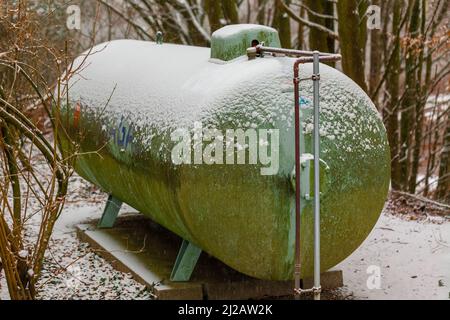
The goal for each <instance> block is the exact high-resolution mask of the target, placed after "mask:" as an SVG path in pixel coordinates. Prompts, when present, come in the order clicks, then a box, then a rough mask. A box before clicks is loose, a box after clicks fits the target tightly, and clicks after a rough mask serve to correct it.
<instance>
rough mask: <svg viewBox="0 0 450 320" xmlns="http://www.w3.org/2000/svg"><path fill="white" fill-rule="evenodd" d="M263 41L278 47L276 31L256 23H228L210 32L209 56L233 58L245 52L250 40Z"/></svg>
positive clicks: (250, 43)
mask: <svg viewBox="0 0 450 320" xmlns="http://www.w3.org/2000/svg"><path fill="white" fill-rule="evenodd" d="M253 40H258V42H264V44H265V45H266V46H269V47H276V48H280V46H281V45H280V38H279V36H278V31H277V30H275V29H273V28H270V27H266V26H261V25H257V24H233V25H228V26H225V27H223V28H220V29H219V30H217V31H215V32H214V33H213V34H212V38H211V58H214V59H220V60H224V61H229V60H233V59H234V58H237V57H240V56H243V55H245V54H246V53H247V48H249V47H251V46H252V41H253Z"/></svg>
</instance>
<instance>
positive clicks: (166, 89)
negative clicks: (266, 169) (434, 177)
mask: <svg viewBox="0 0 450 320" xmlns="http://www.w3.org/2000/svg"><path fill="white" fill-rule="evenodd" d="M94 51H95V52H96V53H95V54H93V55H91V56H89V57H88V58H87V60H86V62H85V63H86V67H85V68H82V69H81V71H80V73H77V74H75V75H74V76H73V78H72V79H70V82H69V86H70V88H71V89H70V92H69V103H70V105H69V109H70V110H72V108H73V106H74V105H75V104H76V103H80V102H81V104H82V108H81V116H80V121H79V130H80V131H81V133H82V136H84V137H85V138H84V139H82V140H81V150H80V151H81V155H80V156H79V158H78V161H77V165H76V170H77V172H78V173H79V174H80V175H81V176H83V177H84V178H86V179H87V180H89V181H91V182H92V183H94V184H96V185H98V186H100V187H101V188H102V189H103V190H105V191H106V192H108V193H111V194H113V195H114V196H115V197H117V198H119V199H120V200H122V201H124V202H125V203H128V204H129V205H131V206H132V207H134V208H136V209H137V210H139V211H140V212H142V213H143V214H145V215H147V216H149V217H150V218H152V219H153V220H155V221H156V222H158V223H159V224H161V225H163V226H164V227H166V228H168V229H169V230H171V231H173V232H175V233H176V234H178V235H179V236H181V237H183V238H184V239H186V240H189V241H191V242H193V243H194V244H196V245H197V246H199V247H200V248H201V249H203V250H204V251H206V252H208V253H209V254H211V255H213V256H215V257H216V258H218V259H219V260H221V261H223V262H224V263H225V264H227V265H229V266H230V267H232V268H234V269H236V270H238V271H240V272H242V273H245V274H247V275H250V276H253V277H256V278H261V279H270V280H286V279H292V278H293V269H294V235H295V198H294V196H295V193H294V189H293V188H292V185H291V175H290V174H291V172H292V170H293V168H294V164H295V157H294V118H293V115H294V102H293V96H294V94H293V82H292V65H293V62H294V59H292V58H287V57H277V58H275V57H266V58H261V59H255V60H251V61H249V60H247V59H246V57H243V58H242V59H236V60H235V61H233V62H231V63H227V64H217V63H213V62H211V61H210V60H209V54H210V51H209V50H208V49H206V48H195V47H188V46H177V45H169V44H163V45H156V44H154V43H149V42H144V41H126V40H122V41H113V42H110V43H107V44H103V45H99V47H97V48H94ZM180 55H181V56H183V57H184V59H180ZM83 59H84V57H82V58H80V59H78V61H82V60H83ZM76 65H77V63H75V66H76ZM111 66H114V67H111ZM311 73H312V66H311V65H310V64H307V65H303V66H302V67H301V69H300V77H301V78H304V77H307V76H308V75H311ZM320 73H321V82H320V87H321V89H320V90H321V100H320V104H321V115H320V119H321V132H320V135H321V142H322V150H321V159H322V160H323V161H325V162H326V164H327V165H328V166H329V172H330V173H329V176H328V179H327V180H328V184H329V187H328V188H327V190H326V192H324V194H323V195H322V198H321V234H322V239H321V255H322V270H327V269H329V268H331V267H333V266H335V265H336V264H338V263H339V262H340V261H342V260H343V259H345V258H346V257H347V256H348V255H350V254H351V253H352V252H353V251H354V250H355V249H356V248H357V247H358V246H359V245H360V244H361V243H362V242H363V241H364V239H365V238H366V237H367V235H368V234H369V232H370V231H371V229H372V228H373V226H374V225H375V223H376V221H377V219H378V217H379V215H380V213H381V210H382V208H383V205H384V201H385V198H386V196H387V191H388V187H389V180H390V177H389V173H390V168H389V166H390V157H389V147H388V143H387V138H386V132H385V129H384V126H383V123H382V121H381V119H380V117H379V115H378V113H377V111H376V109H375V107H374V105H373V103H372V102H371V101H370V99H369V98H368V96H367V95H366V94H365V93H364V91H362V90H361V89H360V88H359V87H358V86H357V85H356V84H355V83H354V82H353V81H352V80H351V79H349V78H348V77H346V76H345V75H344V74H342V73H340V72H339V71H337V70H335V69H332V68H330V67H329V66H326V65H321V66H320ZM312 92H313V91H312V82H308V81H303V82H301V84H300V97H301V99H302V119H303V134H304V135H305V144H304V145H303V147H304V150H303V151H304V152H309V153H311V121H312V117H311V112H310V109H311V104H312ZM71 117H72V116H71V111H69V115H68V118H69V119H70V118H71ZM61 118H62V119H66V117H65V115H63V116H62V117H61ZM196 121H199V122H201V123H202V124H203V127H205V128H206V127H211V128H217V129H219V130H221V131H224V130H226V129H229V128H242V129H244V130H245V129H247V128H255V129H259V128H269V129H270V128H272V129H278V130H279V133H280V150H279V170H278V172H277V173H276V174H275V175H272V176H263V175H261V174H260V167H261V165H260V164H257V165H251V164H244V165H216V164H214V165H207V164H200V165H179V166H177V165H174V164H173V163H172V161H171V150H172V149H173V147H174V145H175V144H176V143H175V142H174V141H172V140H171V139H170V133H171V132H173V131H174V130H176V129H178V128H193V126H194V123H195V122H196ZM65 127H66V129H68V130H67V131H68V132H69V133H71V134H72V135H73V138H75V139H78V137H79V136H80V135H78V134H77V133H76V131H77V130H74V128H72V122H69V123H67V124H66V125H65ZM63 145H64V143H63ZM303 203H304V207H303V210H302V234H303V238H302V260H303V269H302V271H303V276H310V275H311V274H312V270H313V255H312V249H313V212H312V201H303Z"/></svg>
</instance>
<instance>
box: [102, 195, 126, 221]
mask: <svg viewBox="0 0 450 320" xmlns="http://www.w3.org/2000/svg"><path fill="white" fill-rule="evenodd" d="M121 206H122V201H120V200H119V199H117V198H115V197H114V196H113V195H112V194H110V195H109V196H108V200H107V201H106V206H105V209H104V210H103V214H102V217H101V218H100V221H99V222H98V225H97V227H98V228H112V227H113V226H114V223H115V222H116V218H117V215H118V214H119V210H120V207H121Z"/></svg>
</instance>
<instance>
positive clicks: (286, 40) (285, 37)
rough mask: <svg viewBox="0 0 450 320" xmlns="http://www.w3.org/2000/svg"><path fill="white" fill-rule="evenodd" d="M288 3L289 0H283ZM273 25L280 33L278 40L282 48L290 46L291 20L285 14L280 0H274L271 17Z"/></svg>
mask: <svg viewBox="0 0 450 320" xmlns="http://www.w3.org/2000/svg"><path fill="white" fill-rule="evenodd" d="M285 3H286V4H287V5H289V3H290V0H288V1H285ZM273 27H274V28H275V29H278V34H279V35H280V42H281V46H282V47H283V48H292V43H291V22H290V19H289V16H288V15H287V14H285V12H284V8H283V6H282V4H281V2H280V0H277V1H276V6H275V13H274V17H273Z"/></svg>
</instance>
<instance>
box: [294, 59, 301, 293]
mask: <svg viewBox="0 0 450 320" xmlns="http://www.w3.org/2000/svg"><path fill="white" fill-rule="evenodd" d="M298 69H299V63H298V62H296V63H295V64H294V101H295V102H294V108H295V110H294V112H295V269H294V279H295V280H294V285H295V290H298V292H297V293H296V294H295V299H297V300H298V299H300V289H301V287H300V270H301V258H300V98H299V92H298V91H299V82H300V80H299V70H298Z"/></svg>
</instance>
